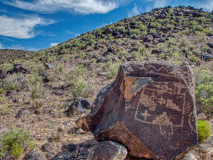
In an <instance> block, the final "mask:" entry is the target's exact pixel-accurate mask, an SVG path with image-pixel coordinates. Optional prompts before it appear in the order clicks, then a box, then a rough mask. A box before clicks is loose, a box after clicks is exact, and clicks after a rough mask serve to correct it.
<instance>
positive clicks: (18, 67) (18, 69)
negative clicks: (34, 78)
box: [13, 64, 31, 74]
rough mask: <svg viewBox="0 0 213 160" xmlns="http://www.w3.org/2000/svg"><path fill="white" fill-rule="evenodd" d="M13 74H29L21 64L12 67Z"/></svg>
mask: <svg viewBox="0 0 213 160" xmlns="http://www.w3.org/2000/svg"><path fill="white" fill-rule="evenodd" d="M13 72H16V73H18V72H20V73H26V74H30V73H31V72H30V70H28V69H27V68H25V67H24V66H23V64H14V65H13Z"/></svg>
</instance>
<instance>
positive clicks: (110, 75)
mask: <svg viewBox="0 0 213 160" xmlns="http://www.w3.org/2000/svg"><path fill="white" fill-rule="evenodd" d="M119 66H120V63H114V64H111V65H110V66H109V71H108V73H107V79H112V78H114V77H115V76H116V75H117V73H118V68H119Z"/></svg>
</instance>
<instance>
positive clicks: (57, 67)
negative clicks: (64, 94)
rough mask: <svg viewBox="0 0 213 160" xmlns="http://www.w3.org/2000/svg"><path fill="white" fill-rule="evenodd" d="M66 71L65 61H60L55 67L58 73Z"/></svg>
mask: <svg viewBox="0 0 213 160" xmlns="http://www.w3.org/2000/svg"><path fill="white" fill-rule="evenodd" d="M64 71H65V66H64V63H59V64H58V65H57V66H56V67H55V68H54V72H55V73H56V74H58V73H63V72H64Z"/></svg>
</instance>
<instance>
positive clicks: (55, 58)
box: [47, 50, 63, 62]
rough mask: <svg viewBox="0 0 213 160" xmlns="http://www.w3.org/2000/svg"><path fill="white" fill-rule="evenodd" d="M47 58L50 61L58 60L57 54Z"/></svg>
mask: <svg viewBox="0 0 213 160" xmlns="http://www.w3.org/2000/svg"><path fill="white" fill-rule="evenodd" d="M62 53H63V50H62ZM47 60H48V61H49V62H55V61H56V60H57V56H54V55H51V56H48V57H47Z"/></svg>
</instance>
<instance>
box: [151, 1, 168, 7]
mask: <svg viewBox="0 0 213 160" xmlns="http://www.w3.org/2000/svg"><path fill="white" fill-rule="evenodd" d="M154 2H155V3H154V8H161V7H165V6H167V5H168V4H169V3H170V0H155V1H154Z"/></svg>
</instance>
